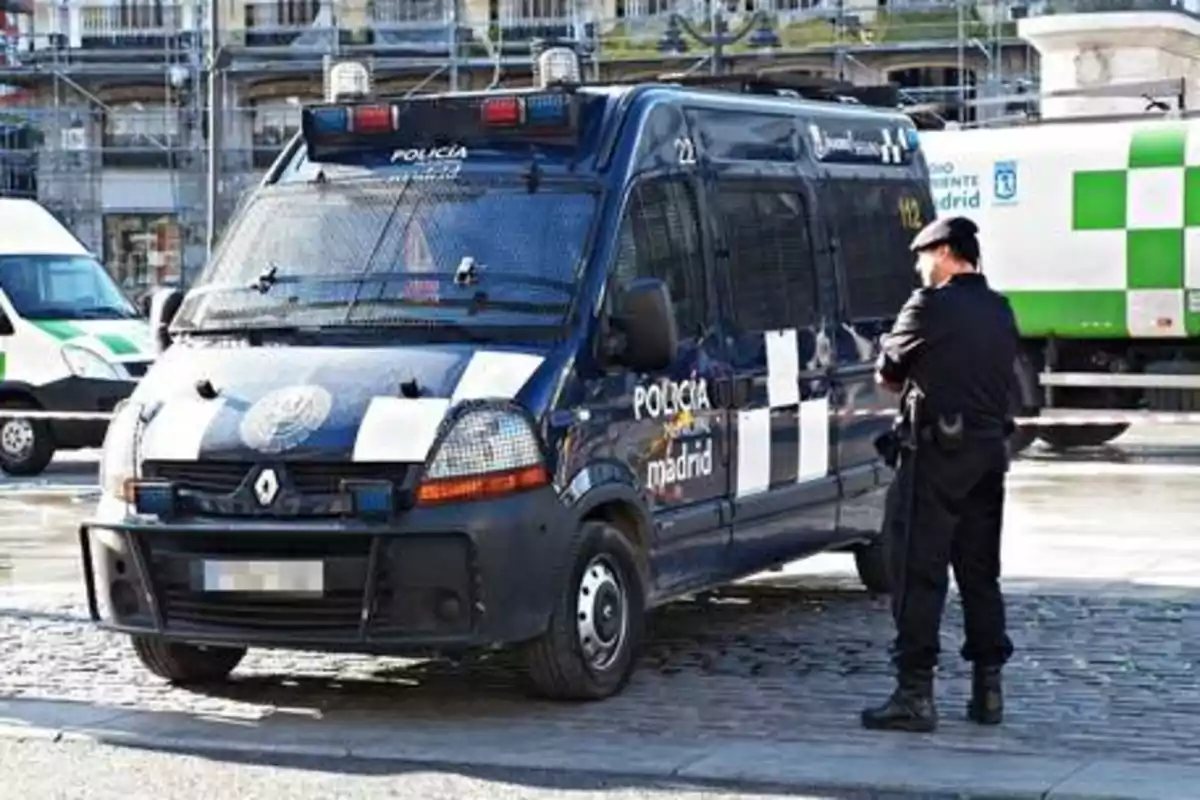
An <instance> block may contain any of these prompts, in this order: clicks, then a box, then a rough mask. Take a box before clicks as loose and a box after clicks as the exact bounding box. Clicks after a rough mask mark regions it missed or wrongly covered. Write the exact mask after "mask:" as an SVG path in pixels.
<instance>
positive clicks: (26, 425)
mask: <svg viewBox="0 0 1200 800" xmlns="http://www.w3.org/2000/svg"><path fill="white" fill-rule="evenodd" d="M0 409H3V410H4V411H5V413H10V412H11V411H12V410H13V409H25V410H30V411H34V410H39V409H38V408H37V405H36V404H34V403H33V402H31V401H29V400H21V399H15V400H5V401H0ZM53 458H54V438H53V435H52V434H51V433H50V425H49V423H48V422H46V420H44V419H30V418H29V417H16V416H5V417H2V418H0V470H3V471H4V472H6V473H7V474H9V475H17V476H21V477H26V476H32V475H39V474H41V473H42V472H43V471H44V470H45V469H46V467H47V466H49V464H50V461H51V460H53Z"/></svg>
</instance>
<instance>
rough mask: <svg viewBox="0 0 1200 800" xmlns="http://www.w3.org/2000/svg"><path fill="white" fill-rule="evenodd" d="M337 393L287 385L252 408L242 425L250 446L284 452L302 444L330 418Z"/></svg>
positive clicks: (243, 419) (266, 396)
mask: <svg viewBox="0 0 1200 800" xmlns="http://www.w3.org/2000/svg"><path fill="white" fill-rule="evenodd" d="M332 408H333V396H332V395H330V394H329V392H328V391H326V390H325V389H323V388H322V387H320V386H287V387H284V388H282V389H276V390H275V391H273V392H268V393H267V394H266V395H264V396H263V397H262V398H261V399H259V401H258V402H257V403H255V404H254V405H252V406H251V407H250V410H249V411H247V412H246V415H245V416H244V417H242V424H241V426H240V428H239V433H241V436H242V441H243V442H245V443H246V446H247V447H250V448H252V449H254V450H257V451H258V452H260V453H270V454H274V453H282V452H283V451H284V450H290V449H291V448H293V447H295V446H297V445H299V444H302V443H303V442H304V441H305V440H306V439H308V437H309V436H311V435H312V433H313V431H315V430H316V429H317V428H319V427H321V424H322V423H323V422H325V420H326V419H327V418H328V417H329V412H330V410H331V409H332Z"/></svg>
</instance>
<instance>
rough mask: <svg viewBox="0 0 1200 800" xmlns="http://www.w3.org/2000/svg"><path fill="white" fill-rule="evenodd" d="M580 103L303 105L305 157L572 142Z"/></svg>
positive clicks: (436, 100) (446, 99) (535, 96)
mask: <svg viewBox="0 0 1200 800" xmlns="http://www.w3.org/2000/svg"><path fill="white" fill-rule="evenodd" d="M577 108H578V101H577V98H576V96H575V95H573V94H572V93H570V92H564V91H558V90H550V91H545V92H538V93H532V94H526V93H520V94H503V95H490V96H488V95H483V96H473V97H471V96H467V97H464V96H441V97H439V96H434V97H420V98H413V99H406V100H396V101H378V100H377V101H372V102H369V103H345V104H337V105H320V106H311V107H309V108H305V109H304V111H303V113H302V116H301V129H302V131H303V135H304V140H305V143H306V144H307V146H308V154H309V157H310V158H311V159H313V160H320V159H321V157H322V156H328V155H333V154H338V153H348V152H355V151H358V152H361V151H363V150H370V149H386V148H388V147H396V148H401V147H404V148H412V147H434V146H441V145H443V144H446V143H450V142H452V143H461V144H466V143H476V142H490V141H497V142H499V141H505V140H513V139H516V140H522V141H530V142H549V143H555V142H561V141H571V140H573V139H574V137H575V136H576V135H577V131H578V125H577V123H578V119H577V117H578V114H577Z"/></svg>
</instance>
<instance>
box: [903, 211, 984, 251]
mask: <svg viewBox="0 0 1200 800" xmlns="http://www.w3.org/2000/svg"><path fill="white" fill-rule="evenodd" d="M978 232H979V226H978V225H976V224H975V223H974V222H971V220H969V219H967V218H966V217H949V218H947V219H935V220H934V221H933V222H931V223H929V224H928V225H926V226H925V227H924V228H922V229H921V230H920V231H918V232H917V235H916V236H914V237H913V240H912V242H910V243H909V245H908V249H909V250H911V251H912V252H914V253H917V252H920V251H921V250H927V249H929V248H930V247H937V246H938V245H939V244H944V243H946V242H950V241H956V242H961V241H963V240H967V239H971V238H974V236H975V234H976V233H978Z"/></svg>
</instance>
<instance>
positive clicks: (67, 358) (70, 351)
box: [62, 344, 125, 381]
mask: <svg viewBox="0 0 1200 800" xmlns="http://www.w3.org/2000/svg"><path fill="white" fill-rule="evenodd" d="M62 357H63V361H64V362H66V364H67V370H68V371H69V372H70V373H71V374H72V375H74V376H75V377H76V378H94V379H97V380H102V381H119V380H123V379H124V378H125V376H124V375H122V374H121V373H122V370H120V369H118V368H117V366H116V365H115V364H112V363H111V362H109V361H107V360H106V359H105V358H104V356H102V355H100V354H99V353H97V352H95V351H94V350H89V349H88V348H86V347H80V346H79V345H77V344H64V345H63V346H62Z"/></svg>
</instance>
